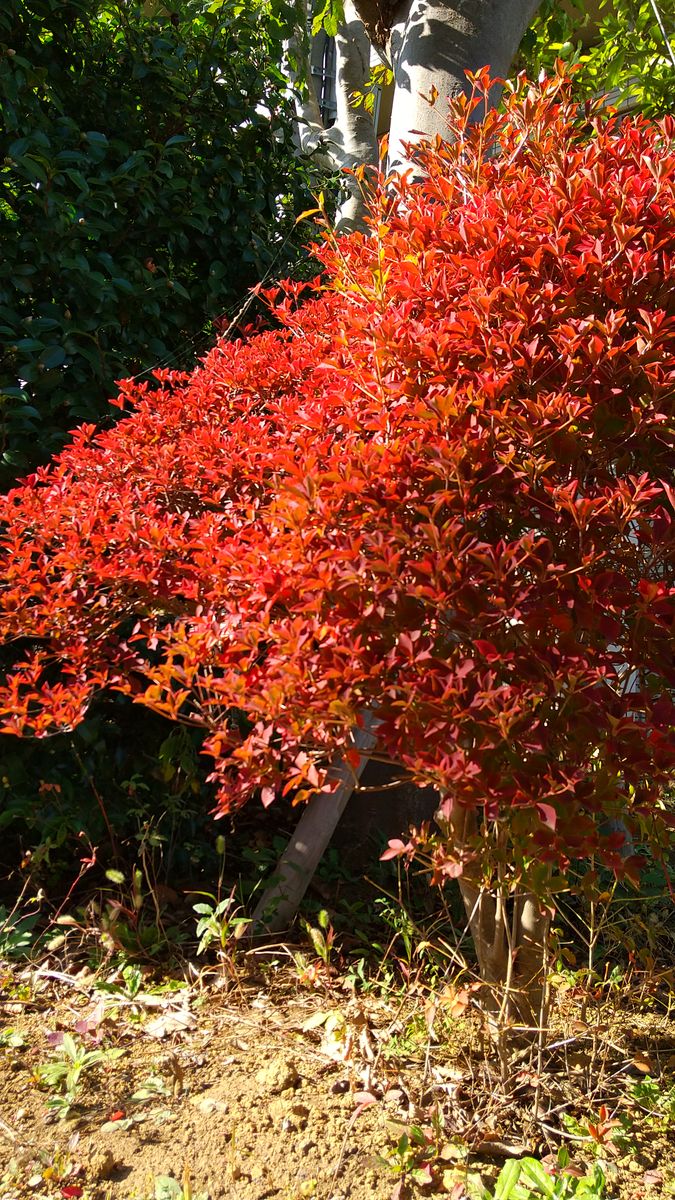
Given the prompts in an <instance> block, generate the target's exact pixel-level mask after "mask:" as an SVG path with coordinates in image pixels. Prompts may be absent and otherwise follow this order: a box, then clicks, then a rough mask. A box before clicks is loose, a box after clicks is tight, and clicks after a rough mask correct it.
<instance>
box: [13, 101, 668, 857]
mask: <svg viewBox="0 0 675 1200" xmlns="http://www.w3.org/2000/svg"><path fill="white" fill-rule="evenodd" d="M478 90H479V91H480V87H479V88H478ZM467 113H468V108H467V102H465V101H459V102H458V103H457V105H456V106H455V107H454V108H453V110H452V113H451V124H452V128H453V130H454V134H455V137H456V141H455V142H454V143H453V144H449V143H447V144H442V145H438V146H436V147H434V148H432V149H429V150H428V151H427V152H426V155H425V157H426V169H427V172H428V178H427V180H426V182H425V183H424V184H422V185H411V184H409V183H406V182H405V181H404V182H402V183H399V184H398V185H397V186H396V188H395V194H394V195H392V194H391V192H388V191H387V190H386V189H384V188H383V189H382V193H381V195H380V196H379V197H378V198H377V199H376V201H375V205H374V217H373V229H374V236H372V237H369V238H364V237H362V236H360V235H354V236H352V237H350V238H346V239H343V240H340V241H338V242H336V241H334V240H333V239H332V238H331V237H330V236H328V237H327V240H326V241H325V243H324V245H323V248H322V250H321V251H320V253H321V257H322V259H323V263H324V265H325V276H324V277H323V282H322V285H321V288H320V289H317V288H315V289H314V290H313V291H311V294H310V295H309V298H304V297H303V296H301V295H300V291H301V289H300V288H296V287H293V286H291V285H289V286H288V287H287V288H286V289H282V291H281V292H280V294H279V295H278V297H277V298H276V302H275V304H274V314H275V316H276V319H277V321H278V322H279V324H280V328H278V329H274V330H273V331H272V332H265V333H262V334H257V335H255V336H252V337H251V338H250V339H249V340H247V341H238V342H235V343H230V344H220V345H218V346H217V347H216V348H215V349H214V350H213V351H212V352H211V353H210V354H209V356H208V357H207V358H206V359H205V361H204V363H203V365H202V366H200V367H199V368H198V369H197V370H196V371H195V372H194V374H193V375H191V376H190V377H189V378H188V377H186V376H184V375H176V374H171V373H169V372H161V373H160V372H157V379H158V381H159V384H160V386H159V387H156V388H155V389H154V390H153V389H152V388H151V387H149V386H148V385H147V384H134V383H132V382H128V383H125V384H124V385H123V386H122V393H121V399H122V401H123V402H124V403H125V404H130V405H131V407H132V409H133V412H132V415H131V416H129V417H128V419H126V420H124V421H122V423H121V424H119V425H118V426H117V427H116V428H115V429H113V430H112V431H110V432H106V433H98V434H97V433H96V431H95V430H94V429H93V428H92V427H83V428H82V429H80V430H79V431H77V433H76V434H75V437H74V440H73V443H72V446H71V447H70V448H69V449H67V450H66V451H65V452H64V453H63V454H62V455H61V457H60V458H59V459H58V460H56V462H55V463H54V465H53V466H52V467H50V468H49V469H47V470H44V471H41V472H39V473H38V474H37V475H36V476H34V477H32V478H31V479H30V480H28V481H27V482H26V483H25V485H24V486H22V487H20V488H18V489H17V490H15V491H14V492H12V493H11V494H10V495H9V497H8V498H6V499H5V500H4V501H3V502H2V514H1V515H2V521H3V523H4V533H3V535H2V549H3V553H4V564H3V583H2V599H1V604H2V609H1V611H2V632H3V636H4V640H5V641H7V642H14V641H15V640H16V639H19V641H18V642H17V643H16V644H17V646H18V647H19V653H18V659H19V660H20V661H18V662H17V663H15V666H14V667H13V669H12V671H11V672H10V674H9V675H8V678H7V680H6V683H5V685H4V687H3V689H2V692H1V694H0V713H2V714H3V715H4V727H5V729H6V730H7V731H9V732H13V733H20V734H21V733H33V734H38V735H45V734H47V733H50V732H52V731H54V730H56V729H59V728H64V727H69V726H72V725H73V724H75V723H76V722H77V721H79V720H80V719H81V718H82V716H83V714H84V713H85V711H86V709H87V706H88V704H89V703H90V701H91V698H92V696H93V694H94V693H95V692H96V691H97V690H98V689H100V688H103V687H112V688H117V689H120V690H122V691H126V692H129V693H130V694H132V695H133V696H134V698H135V699H136V700H137V701H138V702H140V703H143V704H146V705H148V706H150V707H151V708H154V709H156V710H158V711H159V712H162V713H165V714H168V715H169V716H171V717H175V718H177V719H181V720H184V721H188V722H191V723H195V724H197V725H199V726H200V727H202V728H203V729H204V731H205V743H204V747H205V750H206V751H207V752H208V753H209V754H210V755H212V756H213V759H214V763H215V766H214V772H215V778H216V779H217V780H218V782H219V785H220V791H219V795H220V805H221V807H222V809H223V810H224V809H226V808H228V807H231V806H232V805H234V804H239V803H240V802H242V801H243V800H245V799H246V798H247V797H249V796H250V795H252V794H253V793H255V792H256V791H257V790H258V789H262V799H263V802H264V803H268V802H269V801H270V800H271V799H272V798H273V797H274V795H275V793H276V792H277V790H278V789H282V788H283V789H284V790H286V791H288V790H291V789H293V790H297V791H298V795H299V796H300V797H301V798H304V797H306V796H307V795H308V794H310V793H311V792H312V791H313V790H315V789H317V788H320V787H322V785H324V783H325V780H326V776H325V770H326V765H327V762H328V761H329V759H330V756H331V755H334V754H335V753H336V752H342V751H346V753H347V754H348V755H349V753H350V750H349V746H350V736H351V731H352V730H353V728H354V725H355V724H356V723H358V722H359V720H360V715H361V714H363V712H364V711H365V710H367V709H371V710H377V714H378V716H379V719H380V722H381V724H380V732H379V736H380V743H381V748H382V751H383V752H384V753H385V754H387V755H388V756H389V757H390V758H391V759H393V760H395V761H396V762H398V763H400V764H403V766H404V767H405V768H407V769H408V771H409V772H410V774H411V775H412V776H413V777H414V778H415V779H416V780H418V781H420V782H422V783H433V784H434V785H435V786H436V787H438V788H439V790H440V791H441V793H443V795H445V796H446V797H452V798H456V799H459V800H460V801H461V802H462V803H464V804H468V805H487V812H488V814H492V813H496V812H497V811H498V810H499V811H502V812H503V811H505V810H506V809H507V808H508V809H516V808H517V809H520V810H522V812H521V814H520V816H519V817H518V821H517V824H518V825H519V827H520V828H521V830H522V831H525V832H526V833H528V832H529V833H531V834H532V836H534V837H535V839H536V840H537V842H538V843H539V845H540V847H541V853H542V855H543V856H544V857H550V858H551V859H553V858H555V857H564V856H565V855H570V854H573V855H575V856H576V855H580V854H582V853H587V852H589V851H590V850H591V849H593V848H594V847H596V846H597V844H598V841H597V834H596V833H595V828H596V821H595V816H596V815H597V814H601V815H605V816H606V815H608V814H609V815H611V814H612V813H616V812H619V811H625V810H629V811H634V812H638V813H640V812H642V813H653V814H655V813H656V812H657V810H658V803H657V801H658V796H659V791H660V788H661V787H662V786H663V785H664V783H665V782H666V780H667V778H668V777H669V775H671V776H672V772H673V767H674V765H675V732H674V730H673V724H674V718H675V706H674V705H673V700H672V698H671V693H672V690H673V689H674V688H675V664H674V661H673V616H674V613H675V587H674V579H673V551H674V549H675V536H674V532H673V530H674V502H675V494H674V492H673V490H672V486H671V484H672V480H673V468H674V467H675V448H674V445H673V438H674V415H675V401H674V397H675V284H674V283H673V279H674V275H673V268H674V266H675V263H674V261H673V259H674V255H675V148H674V147H673V139H674V138H675V122H673V121H672V120H670V119H669V120H666V121H663V122H662V123H661V124H660V125H658V126H657V125H650V124H648V123H646V122H645V121H643V120H640V119H638V120H636V121H625V122H623V124H622V125H621V126H620V127H617V126H616V125H615V124H614V123H613V122H612V121H611V120H603V119H600V118H599V117H589V119H588V122H587V123H586V124H585V125H584V126H583V127H581V128H580V126H579V121H578V117H577V114H576V112H575V110H574V108H573V107H572V106H571V104H570V103H569V101H568V100H567V93H566V85H565V84H564V83H561V81H560V80H554V81H552V82H549V83H547V84H545V85H544V86H543V89H542V92H541V94H540V93H539V92H534V91H530V90H528V89H527V88H526V87H525V86H522V87H520V88H519V90H518V91H517V93H516V94H514V95H512V96H510V97H509V99H508V100H507V104H506V111H505V113H503V114H502V115H496V114H491V115H489V116H488V118H487V119H486V121H485V123H484V124H483V125H481V126H478V127H476V126H473V127H467ZM486 146H489V147H493V148H494V146H499V148H500V153H499V155H493V154H487V155H486V154H485V153H484V150H485V147H486ZM233 710H234V712H235V714H236V717H235V716H233ZM351 753H352V754H353V750H352V751H351ZM655 819H656V818H655ZM618 840H620V838H619V839H618Z"/></svg>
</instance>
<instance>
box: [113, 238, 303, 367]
mask: <svg viewBox="0 0 675 1200" xmlns="http://www.w3.org/2000/svg"><path fill="white" fill-rule="evenodd" d="M294 230H295V222H294V223H293V225H292V226H291V228H290V229H289V231H288V233H287V234H286V237H285V238H284V240H283V242H282V243H281V245H280V247H279V249H278V250H277V253H276V254H275V256H274V258H273V259H272V261H271V263H270V265H269V267H268V268H267V270H266V272H265V274H264V275H263V277H262V279H261V280H260V281H259V283H258V284H257V285H256V286H255V288H252V289H251V290H250V291H249V294H248V296H247V297H246V299H245V300H244V302H243V303H242V304H240V305H239V307H238V308H236V309H235V305H234V304H231V305H230V307H229V308H226V309H225V313H224V315H225V316H229V315H230V314H231V313H234V316H233V317H232V320H231V321H230V323H229V325H228V326H227V328H226V329H225V330H223V332H222V333H220V334H218V340H219V341H226V340H227V338H229V336H230V334H231V333H232V330H233V329H234V328H235V327H236V326H237V325H238V324H239V322H240V321H241V319H242V317H244V316H245V315H246V313H247V312H248V310H249V308H250V307H251V305H252V304H253V301H254V300H255V298H256V296H257V294H258V291H259V290H260V288H261V287H264V286H265V284H266V283H267V281H268V280H269V278H270V276H271V274H272V272H273V271H274V269H275V267H276V265H277V263H278V262H279V259H280V258H281V255H282V254H283V252H284V250H285V249H286V246H287V245H288V242H289V241H290V239H291V236H292V234H293V232H294ZM200 341H201V343H202V345H203V346H208V345H211V344H212V342H213V336H212V334H210V333H206V332H204V330H200V332H199V333H196V334H195V335H194V337H191V338H188V339H187V340H186V341H185V342H183V343H182V344H181V346H179V348H178V350H177V351H176V352H175V354H169V355H167V357H166V358H163V359H160V361H159V362H157V363H155V364H154V365H153V366H152V367H145V368H144V370H142V371H139V372H138V374H137V375H130V376H129V377H128V378H130V379H133V380H134V381H136V380H138V379H143V377H144V376H145V375H152V374H153V372H154V371H158V370H162V369H163V368H164V367H168V366H169V365H170V364H171V363H175V362H177V361H178V360H179V359H180V358H183V356H184V352H186V351H187V350H188V349H189V348H191V347H193V346H194V345H195V344H196V343H197V342H200Z"/></svg>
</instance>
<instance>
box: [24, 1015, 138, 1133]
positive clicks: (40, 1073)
mask: <svg viewBox="0 0 675 1200" xmlns="http://www.w3.org/2000/svg"><path fill="white" fill-rule="evenodd" d="M60 1050H61V1051H62V1053H61V1054H59V1055H58V1056H56V1055H55V1056H54V1057H53V1058H52V1059H51V1060H50V1061H49V1062H46V1063H42V1064H41V1065H40V1066H38V1067H37V1069H36V1071H35V1078H36V1080H37V1082H38V1084H40V1085H41V1086H42V1087H44V1088H48V1089H51V1090H54V1091H58V1093H59V1094H58V1095H54V1096H50V1098H49V1099H48V1101H47V1108H49V1109H51V1111H52V1112H55V1113H56V1114H57V1115H58V1116H59V1117H60V1118H62V1119H63V1118H65V1117H67V1116H68V1115H69V1113H70V1111H71V1109H72V1107H73V1105H74V1104H75V1103H76V1100H77V1095H78V1091H79V1088H80V1083H81V1079H82V1076H83V1075H85V1074H89V1073H90V1072H91V1071H92V1070H94V1069H95V1068H96V1067H98V1066H102V1065H103V1064H107V1063H111V1062H115V1061H116V1060H117V1059H118V1058H121V1057H122V1055H124V1054H126V1050H119V1049H112V1048H109V1049H105V1050H101V1049H96V1050H86V1049H85V1047H84V1046H83V1045H82V1043H81V1042H78V1041H77V1040H76V1039H75V1038H74V1037H73V1036H72V1034H70V1033H66V1034H64V1037H63V1041H62V1043H61V1046H60Z"/></svg>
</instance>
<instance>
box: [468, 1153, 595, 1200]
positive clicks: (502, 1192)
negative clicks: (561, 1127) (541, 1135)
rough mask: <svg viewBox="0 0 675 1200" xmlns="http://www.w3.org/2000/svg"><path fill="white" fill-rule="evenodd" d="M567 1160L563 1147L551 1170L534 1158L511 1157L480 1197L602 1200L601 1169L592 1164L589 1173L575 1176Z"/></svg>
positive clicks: (508, 1199)
mask: <svg viewBox="0 0 675 1200" xmlns="http://www.w3.org/2000/svg"><path fill="white" fill-rule="evenodd" d="M569 1163H570V1160H569V1155H568V1154H567V1152H566V1151H565V1150H562V1151H561V1152H560V1153H559V1155H558V1164H557V1168H556V1169H555V1171H554V1172H550V1171H547V1170H546V1168H545V1167H544V1166H543V1165H542V1163H540V1162H539V1160H538V1159H536V1158H521V1159H513V1160H512V1161H511V1162H507V1163H505V1165H504V1166H503V1167H502V1169H501V1171H500V1173H499V1178H498V1180H497V1182H496V1184H495V1188H494V1191H492V1192H489V1191H487V1190H486V1191H485V1192H484V1194H483V1197H481V1200H582V1197H583V1200H603V1198H604V1196H605V1186H606V1180H605V1175H604V1173H603V1171H602V1169H601V1168H600V1167H599V1166H597V1165H596V1166H594V1167H593V1170H592V1171H591V1173H590V1175H584V1176H579V1174H578V1173H577V1172H576V1171H575V1170H574V1169H573V1168H571V1167H570V1165H569Z"/></svg>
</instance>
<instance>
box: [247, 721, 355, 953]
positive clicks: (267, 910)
mask: <svg viewBox="0 0 675 1200" xmlns="http://www.w3.org/2000/svg"><path fill="white" fill-rule="evenodd" d="M376 725H377V721H376V719H375V718H374V717H373V716H372V715H371V714H370V713H366V716H365V719H364V722H363V727H362V728H361V729H357V730H355V731H354V734H353V739H354V745H355V747H356V749H357V750H358V751H359V753H360V755H361V757H360V759H359V763H358V766H357V767H351V766H350V765H349V764H348V763H347V761H346V759H340V760H339V761H338V762H336V763H335V765H334V767H333V768H332V775H333V778H334V779H336V780H337V781H338V787H337V789H336V790H335V791H334V792H331V793H330V795H327V794H321V795H319V796H317V797H316V799H314V800H311V801H310V802H309V804H308V805H307V807H306V808H305V810H304V812H303V814H302V816H301V818H300V820H299V821H298V824H297V828H296V830H295V833H294V834H293V837H292V838H291V840H290V842H289V843H288V845H287V847H286V849H285V850H284V852H283V854H282V856H281V858H280V859H279V862H278V863H277V867H276V870H275V872H274V875H273V876H272V879H271V880H270V882H269V884H268V885H267V888H266V889H265V891H264V893H263V895H262V897H261V899H260V900H259V901H258V904H257V906H256V909H255V912H254V913H253V929H254V932H258V933H262V932H265V931H266V932H267V933H281V931H282V930H284V929H288V928H289V927H290V926H291V925H292V923H293V919H294V917H295V914H296V913H297V911H298V908H299V906H300V902H301V900H302V898H303V896H304V894H305V892H306V891H307V888H308V887H309V885H310V883H311V882H312V877H313V875H314V872H315V871H316V868H317V867H318V865H319V860H320V859H321V857H322V855H323V853H324V851H325V849H326V847H327V846H328V844H329V842H330V840H331V838H332V836H333V834H334V832H335V827H336V825H337V823H338V821H339V820H340V817H341V816H342V814H343V812H344V810H345V807H346V805H347V801H348V800H349V797H350V796H351V794H352V792H353V791H354V788H355V786H356V784H357V783H358V781H359V779H360V777H361V774H362V773H363V770H364V767H365V765H366V763H367V762H368V758H369V755H370V753H371V751H372V749H373V747H374V745H375V742H376V737H375V733H374V730H375V728H376Z"/></svg>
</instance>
